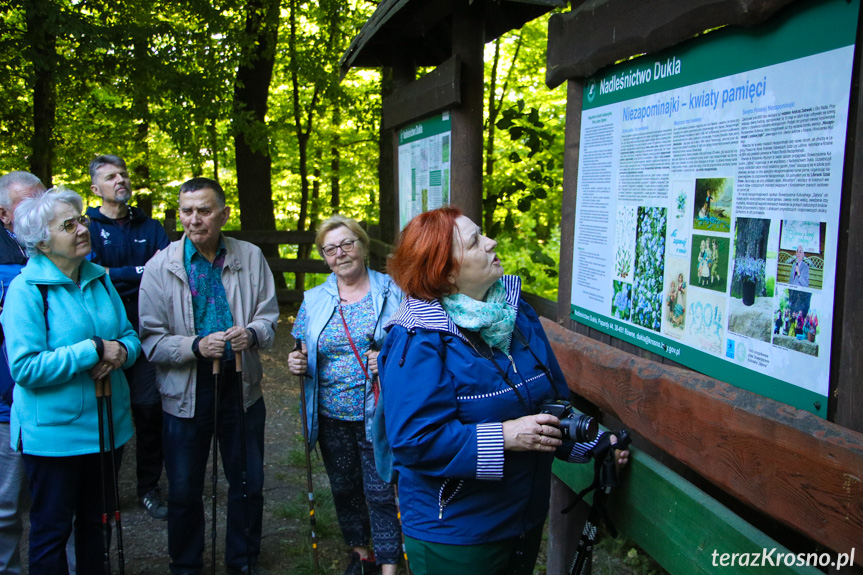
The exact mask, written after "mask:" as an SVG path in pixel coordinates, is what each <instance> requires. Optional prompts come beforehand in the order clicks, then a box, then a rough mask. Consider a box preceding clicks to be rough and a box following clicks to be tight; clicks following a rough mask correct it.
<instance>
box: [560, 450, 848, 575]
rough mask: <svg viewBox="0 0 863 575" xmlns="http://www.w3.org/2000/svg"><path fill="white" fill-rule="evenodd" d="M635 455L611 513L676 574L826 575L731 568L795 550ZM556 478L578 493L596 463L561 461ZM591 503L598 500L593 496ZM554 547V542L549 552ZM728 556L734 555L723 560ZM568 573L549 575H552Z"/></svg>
mask: <svg viewBox="0 0 863 575" xmlns="http://www.w3.org/2000/svg"><path fill="white" fill-rule="evenodd" d="M631 453H632V456H631V458H630V463H629V466H628V468H627V469H626V470H625V472H624V473H623V474H622V475H621V485H620V487H619V488H617V489H615V490H614V491H612V492H611V495H610V496H609V498H608V501H607V504H606V509H607V510H608V514H609V516H610V517H611V521H612V523H613V524H614V526H615V528H617V530H618V531H619V533H620V534H622V535H624V536H626V537H627V538H629V539H632V540H633V541H635V542H636V543H637V544H638V546H639V547H641V548H642V549H644V550H645V551H646V552H647V553H648V554H649V555H650V556H651V557H652V558H653V559H654V560H655V561H656V562H657V563H659V564H660V565H662V567H663V568H664V569H665V570H666V571H668V572H669V573H671V574H672V575H702V574H705V575H706V574H720V573H721V574H722V575H736V574H739V575H748V574H750V573H754V572H761V571H769V572H770V573H771V574H773V573H775V574H776V575H780V574H782V575H790V574H792V573H797V574H800V575H804V574H805V575H820V573H821V571H819V570H818V569H816V568H814V567H805V566H799V567H798V566H796V565H795V566H792V567H788V566H786V565H785V564H784V562H782V561H781V559H780V563H779V564H778V565H775V566H773V567H771V566H770V565H771V563H768V565H767V566H766V567H767V569H759V568H755V567H752V563H751V562H750V561H749V559H748V558H747V560H746V561H745V563H746V565H745V566H743V567H741V566H740V564H739V563H740V561H739V559H738V560H736V561H735V562H734V566H731V564H730V563H731V557H730V554H731V553H739V554H742V553H747V554H749V553H751V554H757V555H759V566H762V565H761V556H762V555H763V553H764V552H765V551H764V550H766V553H770V557H771V562H774V563H775V561H776V557H777V554H782V556H784V555H785V554H786V553H789V552H790V551H789V550H788V549H787V548H785V547H783V546H782V545H780V544H779V543H777V542H776V541H775V540H773V539H771V538H770V537H768V536H767V535H765V534H764V533H762V532H761V531H759V530H758V529H756V528H755V527H753V526H752V525H750V524H749V523H747V522H746V521H744V520H743V519H741V518H740V517H738V516H737V515H735V514H734V513H733V512H732V511H731V510H730V509H728V508H727V507H725V506H724V505H722V504H721V503H720V502H718V501H716V500H715V499H713V498H712V497H710V496H709V495H708V494H706V493H704V492H703V491H701V490H700V489H698V488H697V487H695V486H694V485H692V484H691V483H689V482H688V481H686V480H684V479H683V478H681V477H680V476H679V475H677V474H676V473H674V472H672V471H671V470H670V469H668V468H667V467H665V466H664V465H662V464H661V463H659V462H658V461H657V460H655V459H653V458H652V457H650V456H649V455H647V454H646V453H644V452H642V451H639V450H638V449H632V452H631ZM554 473H555V475H556V476H557V477H558V478H559V479H560V480H562V481H563V482H564V483H565V484H566V485H568V486H569V488H570V489H572V490H573V491H576V492H578V491H581V490H582V489H584V488H585V487H587V486H588V485H590V483H591V482H592V481H593V464H586V465H585V464H582V465H578V464H571V463H564V462H562V461H560V460H556V461H555V462H554ZM589 501H591V502H592V501H593V499H592V497H590V498H589ZM555 512H556V510H555V509H551V511H550V514H549V515H551V516H552V517H554V515H555ZM554 519H557V521H560V519H559V518H554ZM554 519H552V520H554ZM552 520H550V521H552ZM582 521H583V520H582ZM582 525H583V523H582ZM549 531H551V523H550V526H549ZM570 531H573V529H570ZM576 531H577V530H576ZM578 535H580V532H579V533H578ZM578 535H576V540H577V537H578ZM552 547H553V545H552V541H549V548H552ZM771 550H775V552H771ZM714 552H715V555H714ZM725 553H727V554H728V556H726V557H725V558H724V559H723V557H722V555H723V554H725ZM856 555H857V554H856V553H855V559H856V558H857V557H856ZM571 556H572V555H568V556H567V557H566V559H567V560H569V557H571ZM549 561H551V554H550V553H549ZM723 563H724V564H723ZM567 566H568V564H567ZM762 567H763V566H762ZM563 572H564V571H562V570H560V571H551V570H549V573H563Z"/></svg>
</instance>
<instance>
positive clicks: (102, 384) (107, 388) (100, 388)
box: [93, 377, 111, 397]
mask: <svg viewBox="0 0 863 575" xmlns="http://www.w3.org/2000/svg"><path fill="white" fill-rule="evenodd" d="M93 383H94V384H95V386H96V397H110V395H111V379H110V377H103V378H100V379H94V380H93Z"/></svg>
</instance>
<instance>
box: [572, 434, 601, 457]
mask: <svg viewBox="0 0 863 575" xmlns="http://www.w3.org/2000/svg"><path fill="white" fill-rule="evenodd" d="M603 435H605V432H604V431H600V432H599V434H598V435H597V436H596V439H594V440H593V441H589V442H587V443H574V444H573V445H572V451H570V452H569V456H568V457H567V458H566V461H568V462H569V463H587V462H588V461H590V458H591V457H593V454H592V453H591V451H592V450H593V448H594V447H596V443H597V442H598V441H599V438H600V437H602V436H603Z"/></svg>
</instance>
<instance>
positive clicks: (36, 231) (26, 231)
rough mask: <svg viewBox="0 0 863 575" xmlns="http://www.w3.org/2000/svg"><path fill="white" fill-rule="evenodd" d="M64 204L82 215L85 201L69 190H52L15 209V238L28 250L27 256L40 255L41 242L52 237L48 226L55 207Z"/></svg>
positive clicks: (27, 200)
mask: <svg viewBox="0 0 863 575" xmlns="http://www.w3.org/2000/svg"><path fill="white" fill-rule="evenodd" d="M59 202H63V203H64V204H69V205H70V206H72V207H73V208H75V209H76V210H77V211H78V213H79V214H80V213H81V212H82V211H83V210H84V201H83V200H82V199H81V196H79V195H78V194H77V193H76V192H74V191H72V190H70V189H68V188H51V189H50V190H48V191H47V192H45V193H44V194H42V195H40V196H36V197H35V198H26V199H24V200H22V201H21V203H20V204H18V207H17V208H16V209H15V236H16V237H17V238H18V241H19V242H20V243H21V244H22V245H23V246H24V247H25V248H27V254H28V255H30V256H31V257H32V256H35V255H36V254H38V253H39V250H38V248H37V247H36V246H37V245H38V244H39V242H47V241H48V238H50V236H51V230H49V229H48V224H49V223H51V220H53V219H54V209H55V206H56V205H57V204H58V203H59Z"/></svg>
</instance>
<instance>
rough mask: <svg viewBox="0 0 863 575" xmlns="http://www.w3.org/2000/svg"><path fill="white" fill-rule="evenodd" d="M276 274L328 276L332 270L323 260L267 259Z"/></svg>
mask: <svg viewBox="0 0 863 575" xmlns="http://www.w3.org/2000/svg"><path fill="white" fill-rule="evenodd" d="M267 263H268V264H269V265H270V269H271V270H272V271H273V272H274V273H284V272H288V273H305V274H328V273H330V271H331V270H330V268H329V267H328V266H327V263H326V262H325V261H322V260H292V259H287V258H267Z"/></svg>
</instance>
